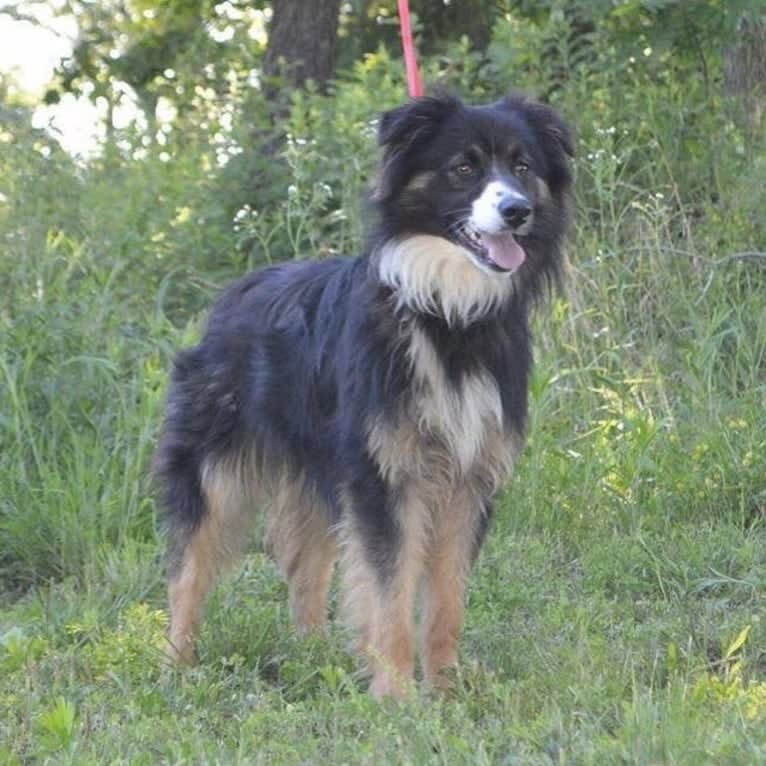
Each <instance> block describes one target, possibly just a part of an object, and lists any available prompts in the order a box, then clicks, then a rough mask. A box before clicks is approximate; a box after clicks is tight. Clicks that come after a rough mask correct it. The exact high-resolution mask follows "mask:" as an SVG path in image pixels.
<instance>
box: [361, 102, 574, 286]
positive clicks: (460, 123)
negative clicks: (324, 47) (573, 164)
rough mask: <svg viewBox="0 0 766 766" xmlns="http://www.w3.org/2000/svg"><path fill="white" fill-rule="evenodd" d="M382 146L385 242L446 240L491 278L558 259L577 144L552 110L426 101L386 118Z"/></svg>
mask: <svg viewBox="0 0 766 766" xmlns="http://www.w3.org/2000/svg"><path fill="white" fill-rule="evenodd" d="M379 141H380V144H381V145H382V147H383V161H382V165H381V171H380V174H379V179H378V187H377V189H376V192H375V199H376V202H377V205H378V208H379V210H380V212H381V216H382V219H383V227H384V231H385V234H386V236H387V237H391V238H400V239H401V238H406V237H412V236H417V235H423V234H425V235H431V236H436V237H439V238H442V239H443V240H447V241H448V242H449V243H451V244H452V245H453V246H457V249H458V250H459V252H460V254H461V255H462V256H463V257H465V258H467V259H469V260H470V262H471V263H472V264H473V265H474V266H475V267H476V268H478V269H479V270H481V271H482V272H484V273H485V274H490V275H493V276H495V277H497V276H501V275H504V274H511V273H515V272H520V273H522V274H523V273H525V271H530V270H541V269H546V268H548V266H546V264H545V263H544V261H546V260H550V257H551V253H553V255H557V254H558V246H559V243H560V240H561V237H562V234H563V230H564V226H565V218H566V204H565V202H566V200H565V198H566V196H567V192H568V189H569V187H570V185H571V173H570V169H569V161H568V160H569V157H571V156H573V154H574V146H573V140H572V136H571V133H570V131H569V129H568V127H567V126H566V124H565V123H564V122H563V121H562V120H561V119H560V118H559V117H558V115H557V114H556V113H555V112H554V111H553V110H552V109H551V108H550V107H548V106H545V105H543V104H539V103H535V102H531V101H527V100H525V99H524V98H522V97H519V96H509V97H508V98H505V99H503V100H501V101H498V102H497V103H494V104H490V105H488V106H467V105H464V104H463V103H462V102H461V101H459V100H458V99H456V98H451V97H446V96H444V97H436V98H421V99H417V100H414V101H411V102H410V103H408V104H406V105H404V106H401V107H399V108H397V109H394V110H392V111H390V112H386V113H385V114H384V115H383V117H382V119H381V122H380V130H379ZM525 264H526V265H525ZM549 270H550V269H549Z"/></svg>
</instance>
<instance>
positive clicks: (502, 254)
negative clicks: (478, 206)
mask: <svg viewBox="0 0 766 766" xmlns="http://www.w3.org/2000/svg"><path fill="white" fill-rule="evenodd" d="M482 239H483V240H484V244H485V245H486V246H487V255H488V256H489V257H490V258H491V259H492V260H493V261H494V263H495V265H496V266H499V267H500V268H501V269H505V270H506V271H516V269H518V268H519V266H521V264H522V263H524V259H525V258H526V257H527V254H526V253H525V252H524V248H523V247H522V246H521V245H520V244H519V243H518V242H517V241H516V239H515V237H514V236H513V234H511V233H510V232H509V231H506V232H503V233H502V234H483V235H482Z"/></svg>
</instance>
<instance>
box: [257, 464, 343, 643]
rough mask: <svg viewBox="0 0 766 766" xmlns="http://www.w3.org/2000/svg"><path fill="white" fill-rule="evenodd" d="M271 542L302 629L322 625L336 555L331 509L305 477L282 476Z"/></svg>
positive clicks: (292, 610) (271, 517)
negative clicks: (306, 482)
mask: <svg viewBox="0 0 766 766" xmlns="http://www.w3.org/2000/svg"><path fill="white" fill-rule="evenodd" d="M267 543H268V545H269V546H270V548H271V549H272V551H273V553H274V557H275V558H276V560H277V563H278V564H279V567H280V569H281V570H282V573H283V575H284V576H285V579H286V580H287V587H288V592H289V602H290V613H291V615H292V618H293V622H294V624H295V627H296V629H297V631H298V632H299V633H301V634H304V633H309V632H311V631H315V630H322V629H323V628H324V626H325V623H326V619H327V593H328V590H329V588H330V581H331V579H332V573H333V570H334V568H335V559H336V555H337V551H336V544H335V535H334V533H333V532H332V531H331V529H330V524H329V517H328V513H327V510H326V509H325V507H324V506H323V504H322V503H321V501H320V500H319V499H318V498H317V497H316V496H315V495H314V493H313V492H312V491H311V490H310V489H307V488H306V486H305V485H304V483H303V482H302V481H301V480H300V479H291V478H289V477H283V478H282V480H281V482H280V484H279V486H278V488H277V491H276V492H275V493H274V501H273V505H272V509H271V513H270V515H269V530H268V535H267Z"/></svg>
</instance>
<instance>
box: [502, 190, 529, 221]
mask: <svg viewBox="0 0 766 766" xmlns="http://www.w3.org/2000/svg"><path fill="white" fill-rule="evenodd" d="M497 211H498V213H500V215H501V216H503V220H504V221H505V222H506V223H507V224H508V225H509V226H513V227H514V228H517V227H519V226H521V225H522V224H523V223H524V222H525V221H526V220H527V218H529V214H530V213H531V212H532V207H531V206H530V204H529V202H528V201H527V200H526V199H525V198H524V197H517V196H516V195H510V194H509V195H508V196H507V197H503V199H501V200H500V202H499V203H498V205H497Z"/></svg>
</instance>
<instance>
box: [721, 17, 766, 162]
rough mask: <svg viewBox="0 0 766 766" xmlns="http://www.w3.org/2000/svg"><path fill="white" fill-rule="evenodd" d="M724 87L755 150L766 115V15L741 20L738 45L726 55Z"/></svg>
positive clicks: (732, 47) (750, 147) (749, 144)
mask: <svg viewBox="0 0 766 766" xmlns="http://www.w3.org/2000/svg"><path fill="white" fill-rule="evenodd" d="M724 87H725V91H726V94H727V95H728V96H730V97H731V98H732V99H733V100H734V101H735V103H737V102H738V103H737V106H738V107H739V114H738V115H737V116H738V118H739V121H740V123H741V124H743V126H744V128H745V134H746V137H747V139H748V142H747V143H748V148H749V149H750V150H752V149H753V148H754V145H755V143H757V139H758V138H759V137H761V133H762V129H763V128H762V126H763V122H764V114H765V113H766V14H763V15H761V16H750V17H747V16H746V17H744V18H743V19H742V20H741V22H740V25H739V33H738V35H737V41H736V43H735V44H734V45H732V46H731V47H730V48H729V49H728V50H727V51H726V53H725V82H724ZM735 111H736V110H735Z"/></svg>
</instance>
